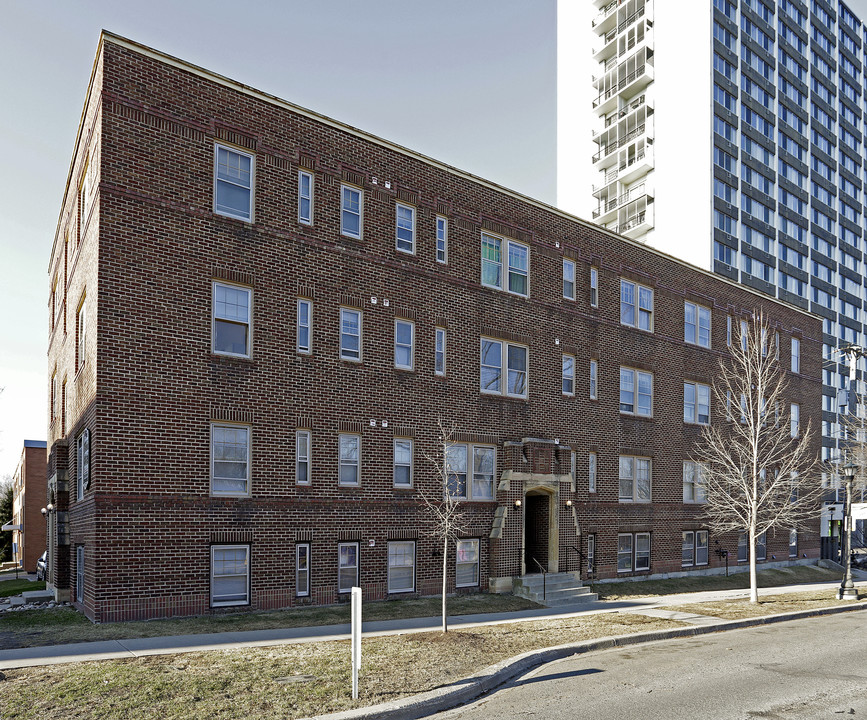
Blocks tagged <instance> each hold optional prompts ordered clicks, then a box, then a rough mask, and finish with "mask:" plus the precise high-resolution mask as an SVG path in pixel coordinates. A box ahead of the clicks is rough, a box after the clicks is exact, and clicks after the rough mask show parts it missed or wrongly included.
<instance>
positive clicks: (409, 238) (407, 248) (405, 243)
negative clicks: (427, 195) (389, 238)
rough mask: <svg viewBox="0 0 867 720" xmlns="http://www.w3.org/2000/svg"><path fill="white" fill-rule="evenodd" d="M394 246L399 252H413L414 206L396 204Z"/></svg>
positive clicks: (411, 253)
mask: <svg viewBox="0 0 867 720" xmlns="http://www.w3.org/2000/svg"><path fill="white" fill-rule="evenodd" d="M395 221H396V225H397V230H396V237H395V242H396V245H395V247H396V248H397V249H398V250H399V251H400V252H405V253H409V254H410V255H413V254H415V208H414V207H411V206H410V205H402V204H401V203H398V204H397V210H396V218H395Z"/></svg>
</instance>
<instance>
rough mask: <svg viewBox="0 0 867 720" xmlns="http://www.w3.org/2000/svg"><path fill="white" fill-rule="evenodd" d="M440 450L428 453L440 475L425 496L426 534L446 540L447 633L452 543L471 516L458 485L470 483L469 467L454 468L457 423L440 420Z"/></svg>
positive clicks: (445, 617) (444, 589) (428, 457)
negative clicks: (453, 448)
mask: <svg viewBox="0 0 867 720" xmlns="http://www.w3.org/2000/svg"><path fill="white" fill-rule="evenodd" d="M437 429H438V432H439V435H438V436H437V451H438V453H439V454H438V456H434V455H431V454H429V453H427V452H425V453H424V456H425V458H427V460H428V461H429V462H430V463H431V465H432V466H433V468H434V471H435V475H436V481H437V482H436V486H435V489H434V490H433V492H425V491H422V493H421V498H422V501H423V503H424V509H425V513H426V514H427V516H428V517H429V518H430V520H431V528H430V529H429V530H427V531H426V534H428V535H431V536H433V537H434V538H436V539H437V540H439V541H440V542H441V543H442V553H443V604H442V616H443V632H448V613H447V597H448V596H447V592H446V591H447V589H448V569H449V566H448V555H449V545H450V544H454V545H455V546H456V547H457V539H458V537H459V536H460V535H461V534H462V533H463V532H464V531H465V530H466V527H467V523H468V520H467V516H466V512H465V511H464V509H463V505H462V504H461V502H460V499H459V497H458V495H459V493H458V492H456V490H457V488H456V485H457V484H458V483H459V482H461V480H460V478H461V477H463V482H464V483H466V482H467V468H465V467H464V468H459V467H453V462H454V460H453V458H452V455H451V453H450V449H451V447H452V446H453V442H452V439H453V437H454V431H455V428H454V425H450V426H449V427H446V426H444V425H443V421H442V419H439V420H437Z"/></svg>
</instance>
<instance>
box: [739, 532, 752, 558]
mask: <svg viewBox="0 0 867 720" xmlns="http://www.w3.org/2000/svg"><path fill="white" fill-rule="evenodd" d="M749 559H750V558H749V546H748V544H747V534H746V533H745V532H742V533H741V534H740V535H738V562H746V561H747V560H749Z"/></svg>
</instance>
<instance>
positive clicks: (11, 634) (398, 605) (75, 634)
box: [0, 583, 541, 649]
mask: <svg viewBox="0 0 867 720" xmlns="http://www.w3.org/2000/svg"><path fill="white" fill-rule="evenodd" d="M37 584H39V583H29V585H37ZM33 589H36V588H33ZM441 602H442V600H441V598H437V597H429V598H416V599H411V600H393V601H384V602H372V603H367V604H366V605H365V606H364V612H363V614H364V620H365V622H367V621H373V620H395V619H400V618H414V617H437V616H438V615H439V614H440V612H441V609H440V605H441ZM538 607H541V606H540V605H537V604H536V603H534V602H531V601H530V600H525V599H524V598H519V597H515V596H513V595H496V594H487V593H480V594H476V595H460V596H457V597H453V598H449V607H448V612H449V615H472V614H475V613H491V612H511V611H514V610H526V609H528V608H538ZM348 622H349V604H344V605H332V606H330V607H323V608H296V609H293V610H279V611H275V612H260V613H236V614H228V615H215V616H203V617H194V618H180V619H175V620H148V621H142V622H120V623H109V624H106V625H94V624H93V623H91V622H90V621H89V620H88V619H87V618H85V617H84V615H82V614H81V613H79V612H78V611H77V610H74V609H72V608H60V609H55V610H22V611H19V612H14V613H3V614H0V649H7V648H14V647H35V646H38V645H59V644H63V643H72V642H87V641H90V640H122V639H125V638H140V637H157V636H160V635H197V634H200V633H214V632H229V631H243V630H269V629H272V628H292V627H311V626H315V625H340V624H343V623H348Z"/></svg>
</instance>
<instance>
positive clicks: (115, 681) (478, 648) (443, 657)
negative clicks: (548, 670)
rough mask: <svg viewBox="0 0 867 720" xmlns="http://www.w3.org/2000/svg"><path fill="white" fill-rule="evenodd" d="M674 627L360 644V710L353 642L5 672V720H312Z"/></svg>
mask: <svg viewBox="0 0 867 720" xmlns="http://www.w3.org/2000/svg"><path fill="white" fill-rule="evenodd" d="M671 627H681V624H680V623H676V622H672V621H669V620H660V619H657V618H648V617H644V616H639V615H625V614H618V613H611V614H604V615H591V616H584V617H579V618H562V619H557V620H550V621H529V622H522V623H513V624H505V625H492V626H487V627H481V628H472V629H466V630H455V631H450V632H449V633H448V634H446V635H443V634H442V633H438V632H437V633H434V632H431V633H420V634H409V635H397V636H388V637H380V638H371V639H369V640H365V641H364V645H363V656H362V670H361V673H360V677H359V688H360V690H359V695H360V698H359V700H358V701H357V702H353V701H352V699H351V697H350V695H351V693H350V659H349V643H348V641H347V642H327V643H301V644H296V645H284V646H280V647H273V648H244V649H238V650H226V651H220V652H203V653H187V654H183V655H158V656H151V657H143V658H136V659H130V660H106V661H101V662H91V663H78V664H69V665H53V666H47V667H41V668H22V669H18V670H6V671H4V672H5V675H6V679H5V681H4V682H3V684H2V692H0V717H2V718H4V720H11V719H12V718H14V719H16V720H25V719H33V720H61V719H62V720H66V719H67V718H106V719H108V718H112V719H114V718H117V719H118V720H121V719H123V720H126V718H150V717H154V718H178V719H183V720H187V719H191V720H196V719H199V718H201V719H202V720H217V719H220V718H232V719H234V718H245V719H246V720H258V719H259V718H262V719H265V718H267V719H268V720H270V719H271V718H278V717H279V718H299V717H309V716H311V715H318V714H321V713H327V712H334V711H338V710H347V709H350V708H353V707H362V706H366V705H372V704H375V703H380V702H385V701H388V700H395V699H397V698H400V697H404V696H406V695H413V694H416V693H420V692H425V691H427V690H432V689H434V688H437V687H442V686H444V685H449V684H451V683H454V682H457V681H459V680H461V679H463V678H466V677H470V676H472V675H473V673H475V672H477V671H478V670H480V669H481V668H484V667H486V666H488V665H491V664H493V663H495V662H498V661H500V660H503V659H506V658H509V657H512V656H514V655H517V654H520V653H522V652H525V651H527V650H532V649H536V648H545V647H550V646H553V645H561V644H564V643H569V642H577V641H580V640H587V639H592V638H598V637H607V636H610V635H624V634H627V633H636V632H643V631H646V630H659V629H665V628H671ZM299 676H312V679H310V680H309V681H307V682H304V681H301V682H298V681H297V680H298V679H299Z"/></svg>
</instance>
